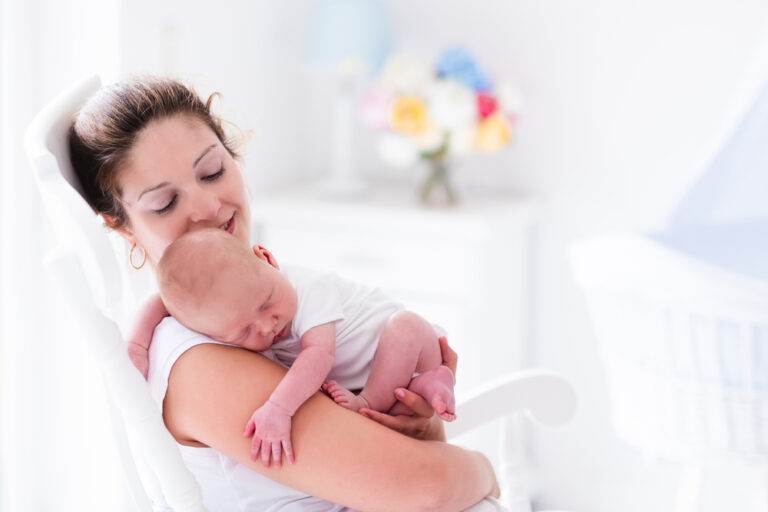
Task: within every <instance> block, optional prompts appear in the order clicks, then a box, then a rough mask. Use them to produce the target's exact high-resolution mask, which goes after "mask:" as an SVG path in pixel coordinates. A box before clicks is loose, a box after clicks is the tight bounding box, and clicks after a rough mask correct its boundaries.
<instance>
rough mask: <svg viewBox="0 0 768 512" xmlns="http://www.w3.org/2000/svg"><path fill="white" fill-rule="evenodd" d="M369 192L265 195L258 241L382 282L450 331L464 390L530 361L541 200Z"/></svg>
mask: <svg viewBox="0 0 768 512" xmlns="http://www.w3.org/2000/svg"><path fill="white" fill-rule="evenodd" d="M377 190H378V191H377V192H372V193H370V194H369V195H368V197H366V198H365V199H361V200H355V201H348V200H346V201H345V200H332V199H328V198H323V197H321V196H319V195H318V194H317V193H315V192H313V191H311V190H308V189H306V190H301V189H296V190H292V191H288V192H280V193H273V194H270V195H269V196H268V197H256V198H255V200H254V203H255V206H254V209H253V212H252V213H253V218H254V238H253V240H254V241H257V242H258V243H260V244H262V245H264V246H265V247H267V248H268V249H269V250H271V251H272V253H273V254H274V255H275V257H276V258H277V260H278V262H279V263H282V264H295V265H303V266H310V267H313V268H317V269H321V270H330V271H334V272H336V273H337V274H339V275H340V276H343V277H346V278H349V279H353V280H357V281H360V282H363V283H368V284H371V285H375V286H378V287H380V288H382V289H383V290H385V291H386V292H387V293H388V294H389V295H390V296H392V297H393V298H395V299H397V300H399V301H401V302H403V303H404V304H405V305H406V306H407V307H408V308H410V309H412V310H413V311H415V312H417V313H419V314H421V315H422V316H424V317H425V318H427V319H428V320H429V321H431V322H433V323H437V324H440V325H441V326H442V327H444V328H445V330H446V331H447V332H448V340H449V342H450V343H451V345H452V346H453V347H454V348H455V349H456V351H457V352H458V353H459V358H460V362H459V370H458V375H457V392H458V393H461V391H462V390H464V389H469V388H470V387H472V386H473V385H477V384H479V383H482V382H485V381H487V380H489V379H491V378H493V377H494V376H496V375H498V374H500V373H502V372H503V371H509V370H510V369H516V368H521V367H523V366H526V363H527V361H526V355H527V350H526V340H527V339H528V338H529V333H530V322H531V313H532V311H531V293H530V292H531V289H532V283H531V277H532V267H531V259H532V255H533V245H532V238H533V229H532V228H533V227H534V223H535V220H536V212H537V207H536V205H535V204H534V202H533V201H531V200H528V199H525V198H523V197H514V196H509V195H506V196H504V195H496V196H484V197H475V198H465V199H464V200H463V202H462V203H461V204H460V205H458V206H456V207H454V208H438V209H433V208H425V207H423V206H421V205H420V204H419V203H418V202H417V201H415V199H414V197H413V193H412V191H409V190H403V189H399V190H398V189H384V190H381V189H377Z"/></svg>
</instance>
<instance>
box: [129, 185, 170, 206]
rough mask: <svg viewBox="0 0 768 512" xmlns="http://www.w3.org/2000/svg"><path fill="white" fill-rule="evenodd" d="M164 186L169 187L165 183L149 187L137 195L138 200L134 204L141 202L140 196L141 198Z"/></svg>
mask: <svg viewBox="0 0 768 512" xmlns="http://www.w3.org/2000/svg"><path fill="white" fill-rule="evenodd" d="M166 185H169V183H168V182H167V181H164V182H162V183H160V184H159V185H155V186H154V187H150V188H148V189H146V190H145V191H144V192H142V193H141V194H139V198H138V199H136V202H137V203H138V202H139V201H141V196H143V195H144V194H146V193H148V192H152V191H153V190H157V189H159V188H163V187H165V186H166Z"/></svg>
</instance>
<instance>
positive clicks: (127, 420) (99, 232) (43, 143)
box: [26, 77, 575, 512]
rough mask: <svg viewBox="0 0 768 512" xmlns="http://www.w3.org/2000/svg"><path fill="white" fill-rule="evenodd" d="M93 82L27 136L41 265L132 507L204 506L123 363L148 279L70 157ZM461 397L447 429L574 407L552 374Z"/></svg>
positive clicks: (58, 103)
mask: <svg viewBox="0 0 768 512" xmlns="http://www.w3.org/2000/svg"><path fill="white" fill-rule="evenodd" d="M99 86H100V80H99V78H98V77H93V78H90V79H87V80H85V81H83V82H81V83H78V84H76V85H75V86H73V87H72V88H70V89H68V90H66V91H64V92H63V93H61V95H60V96H58V97H57V98H55V99H54V100H53V101H51V103H50V104H48V105H47V106H46V107H45V108H44V109H43V110H42V111H41V112H40V113H39V114H38V116H37V117H36V118H35V120H34V121H33V123H32V125H31V126H30V128H29V130H28V132H27V137H26V146H27V152H28V154H29V157H30V159H31V160H32V163H33V168H34V172H35V178H36V180H37V183H38V185H39V188H40V192H41V194H42V197H43V200H44V202H45V205H46V208H47V210H48V213H49V218H50V221H51V222H52V223H53V225H54V227H55V231H56V233H57V235H58V236H59V246H58V248H57V249H56V250H55V251H53V252H52V253H51V254H50V255H49V257H48V260H47V267H48V269H49V270H50V272H51V275H52V276H53V278H54V280H55V281H56V282H57V284H58V286H59V288H60V289H61V292H62V294H63V295H64V296H66V297H67V299H68V300H67V303H68V304H69V305H70V307H71V308H72V313H73V314H74V315H76V316H77V318H78V320H79V322H78V323H79V324H80V325H81V326H82V328H83V331H84V332H83V334H84V335H83V339H84V340H85V344H86V347H85V348H86V350H87V351H88V352H90V353H91V354H92V355H93V357H94V358H95V360H96V362H97V363H98V364H99V365H100V367H101V368H102V370H103V376H104V382H105V386H106V388H107V390H108V396H109V398H110V400H111V403H112V405H113V407H112V413H113V414H112V416H113V418H112V419H113V420H114V421H113V426H114V431H115V440H116V442H117V445H118V447H119V451H120V454H121V457H122V462H123V467H124V469H125V472H126V475H127V477H128V481H129V483H130V487H131V491H132V493H133V498H134V500H135V504H136V507H137V509H138V510H142V511H149V510H169V509H172V510H176V511H203V510H205V506H204V503H203V498H202V496H201V492H200V488H199V486H198V484H197V483H196V482H195V480H194V478H193V477H192V476H191V474H190V472H189V471H188V470H187V468H186V467H185V466H184V464H183V462H182V459H181V456H180V453H179V450H178V447H177V445H176V442H175V441H174V439H173V438H172V436H171V435H170V433H169V432H168V431H167V430H166V428H165V426H164V424H163V420H162V417H161V413H160V410H159V408H158V407H157V405H156V404H155V403H154V402H153V400H152V398H151V397H150V393H149V388H148V386H147V385H146V383H145V382H144V380H143V379H142V378H141V376H140V374H139V373H138V372H137V371H136V370H135V369H134V368H133V366H132V364H131V362H130V361H129V359H128V357H127V354H126V352H125V349H124V343H123V338H122V335H121V331H120V329H119V327H118V325H123V326H124V325H125V324H126V322H127V321H128V316H129V315H130V314H131V313H132V306H133V305H135V304H136V303H137V301H138V300H139V299H140V298H141V297H142V296H143V294H145V293H146V292H147V291H148V290H149V289H150V288H149V286H150V284H149V283H147V282H141V281H137V280H136V277H135V276H129V274H128V272H127V265H126V264H125V261H124V258H125V254H126V253H127V250H126V249H127V248H126V247H125V246H124V245H123V242H122V240H121V239H120V238H119V237H118V236H117V235H115V234H108V233H107V232H106V230H105V229H104V227H103V225H102V222H101V221H100V220H99V218H98V217H97V216H96V215H95V214H94V213H93V211H92V210H91V209H90V208H89V207H88V205H87V204H86V202H85V201H84V200H83V198H82V196H81V187H80V184H79V183H78V182H77V179H76V177H75V176H74V173H73V171H72V168H71V163H70V160H69V153H68V144H67V132H68V128H69V125H70V123H71V120H72V116H73V114H74V113H75V112H76V111H77V109H78V108H79V107H80V106H81V105H82V104H83V102H84V101H85V99H86V98H87V97H88V96H89V95H90V94H92V93H93V92H94V91H95V90H96V89H98V87H99ZM144 274H145V275H147V274H148V273H144ZM465 396H466V399H465V400H463V401H462V402H461V403H460V404H459V406H458V414H459V416H460V418H461V420H460V421H457V422H456V424H455V425H450V428H449V433H450V434H451V435H458V434H460V433H462V432H464V431H466V430H468V429H470V428H472V427H473V426H476V425H479V424H481V423H484V422H487V421H489V420H491V419H493V418H504V417H508V416H509V415H512V414H513V413H516V412H522V411H526V412H527V413H528V414H529V416H531V417H533V418H534V419H536V420H538V421H540V422H541V423H544V424H549V425H556V424H560V423H562V422H564V421H566V420H567V419H568V418H569V417H570V416H571V415H572V414H573V412H574V409H575V394H574V391H573V389H572V388H571V386H570V385H569V384H568V383H567V382H566V381H565V380H564V379H562V378H561V377H559V376H558V375H555V374H553V373H549V372H546V371H540V370H528V371H524V372H519V373H514V374H509V375H506V376H503V377H500V378H499V379H498V380H497V381H495V382H492V383H491V384H488V385H486V386H485V387H482V388H478V389H476V390H475V391H473V392H469V393H467V394H466V395H465ZM502 397H503V398H502ZM499 404H502V407H499ZM502 441H504V440H502ZM514 470H515V468H514V467H513V468H512V470H511V472H512V474H511V475H510V476H511V477H513V478H514V477H515V476H517V475H516V474H515V472H514ZM505 486H506V490H507V491H508V493H507V494H508V498H509V499H510V503H511V504H512V505H513V506H514V509H513V510H514V511H515V512H518V511H525V510H530V505H529V504H528V500H527V496H526V494H525V489H521V488H520V486H519V485H518V484H517V482H516V481H514V479H513V480H512V481H511V482H505Z"/></svg>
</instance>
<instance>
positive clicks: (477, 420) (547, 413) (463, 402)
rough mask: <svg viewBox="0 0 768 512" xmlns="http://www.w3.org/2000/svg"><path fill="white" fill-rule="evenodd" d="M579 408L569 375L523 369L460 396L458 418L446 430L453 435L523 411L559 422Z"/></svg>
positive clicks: (543, 421)
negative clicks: (566, 376) (567, 378)
mask: <svg viewBox="0 0 768 512" xmlns="http://www.w3.org/2000/svg"><path fill="white" fill-rule="evenodd" d="M575 411H576V392H575V391H574V389H573V386H571V384H570V383H569V382H568V381H567V380H566V379H565V378H563V377H562V376H560V375H558V374H557V373H555V372H552V371H549V370H542V369H530V370H522V371H519V372H514V373H509V374H506V375H504V376H502V377H500V378H498V379H496V380H493V381H491V382H488V383H487V384H484V385H481V386H479V387H477V388H475V389H473V390H471V391H470V392H469V393H466V394H464V395H462V396H459V397H458V400H457V406H456V416H457V419H456V421H454V422H452V423H446V424H445V433H446V436H447V437H448V438H449V439H450V438H453V437H456V436H459V435H461V434H464V433H466V432H468V431H470V430H472V429H474V428H476V427H479V426H481V425H483V424H485V423H488V422H489V421H493V420H496V419H499V418H503V417H505V416H509V415H512V414H515V413H519V412H525V413H526V414H527V415H528V416H529V417H530V418H531V419H533V420H534V421H536V422H537V423H540V424H542V425H547V426H557V425H560V424H562V423H564V422H566V421H567V420H568V419H569V418H571V416H573V414H574V412H575Z"/></svg>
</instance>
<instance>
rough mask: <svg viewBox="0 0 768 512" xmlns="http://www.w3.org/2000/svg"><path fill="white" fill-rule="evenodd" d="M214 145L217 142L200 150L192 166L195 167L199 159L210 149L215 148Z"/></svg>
mask: <svg viewBox="0 0 768 512" xmlns="http://www.w3.org/2000/svg"><path fill="white" fill-rule="evenodd" d="M216 146H217V144H216V143H215V142H214V143H213V144H211V145H210V146H208V147H207V148H205V149H204V150H203V152H202V153H200V156H199V157H197V160H195V163H194V164H192V167H197V164H198V163H199V162H200V160H202V159H203V157H204V156H205V155H206V154H208V152H209V151H210V150H212V149H213V148H215V147H216Z"/></svg>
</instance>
